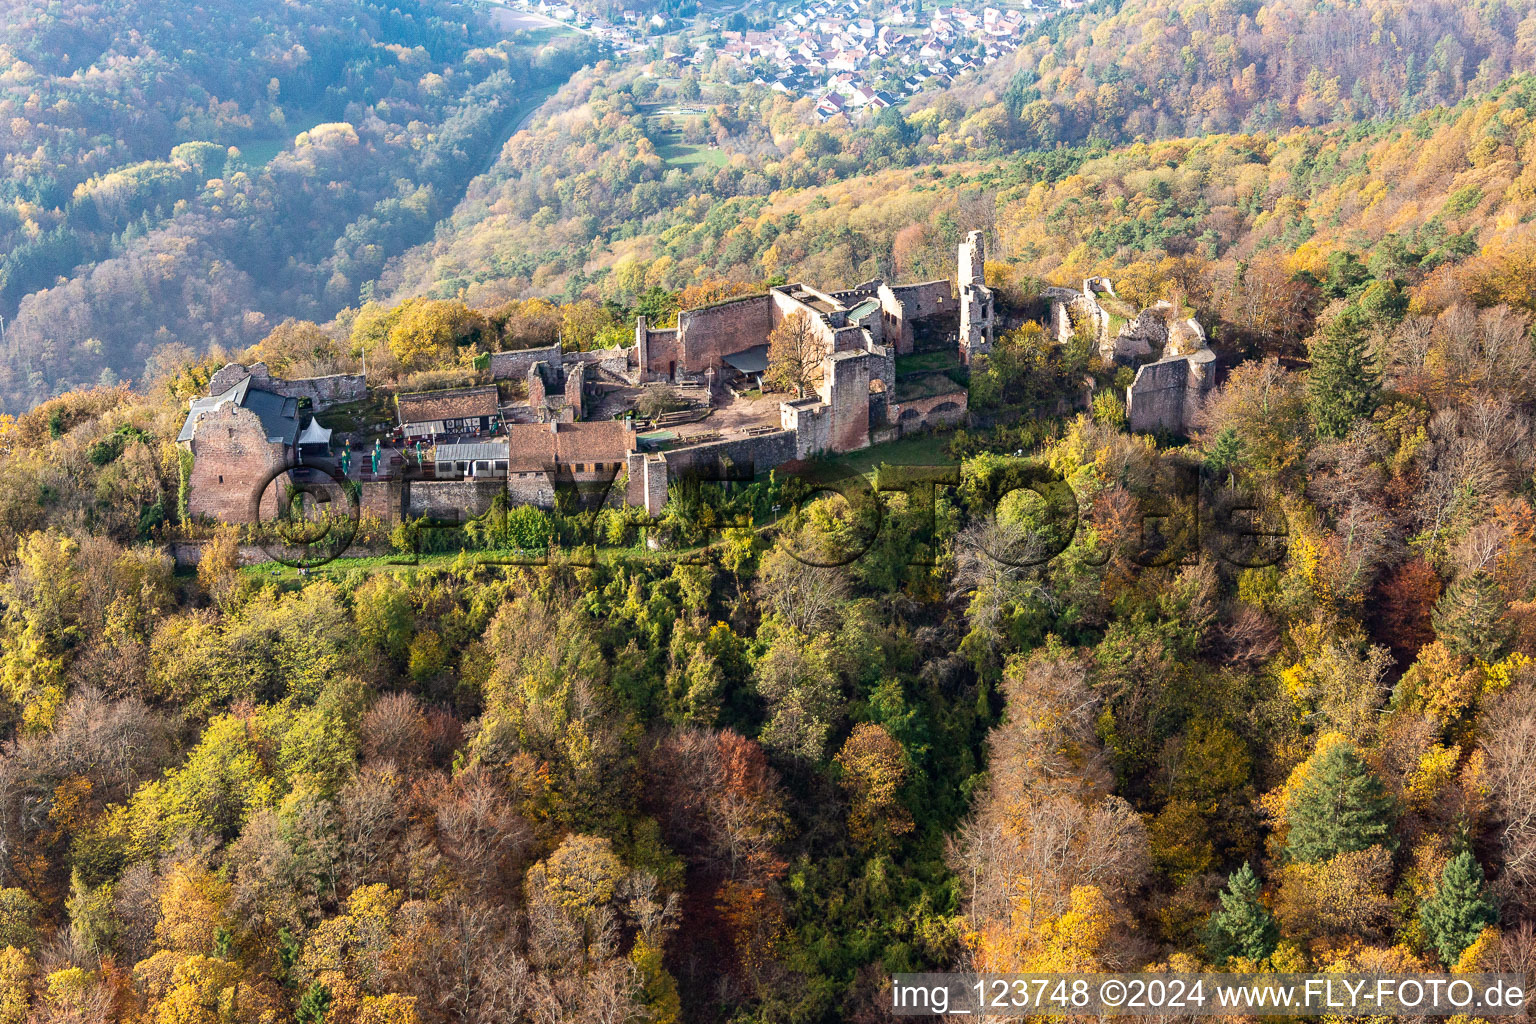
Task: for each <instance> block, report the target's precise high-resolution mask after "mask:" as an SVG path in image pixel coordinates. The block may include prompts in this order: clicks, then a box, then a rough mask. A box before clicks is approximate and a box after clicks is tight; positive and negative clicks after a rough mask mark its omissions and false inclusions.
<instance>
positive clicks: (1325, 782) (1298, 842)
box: [1286, 743, 1397, 864]
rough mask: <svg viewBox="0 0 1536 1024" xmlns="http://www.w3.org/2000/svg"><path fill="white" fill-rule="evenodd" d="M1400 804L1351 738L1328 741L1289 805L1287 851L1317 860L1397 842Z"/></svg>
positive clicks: (1297, 857)
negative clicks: (1394, 829) (1394, 834)
mask: <svg viewBox="0 0 1536 1024" xmlns="http://www.w3.org/2000/svg"><path fill="white" fill-rule="evenodd" d="M1396 811H1397V808H1396V806H1395V804H1394V803H1393V800H1392V797H1391V796H1390V795H1389V794H1388V793H1387V792H1386V791H1385V790H1384V789H1383V788H1382V785H1381V780H1380V779H1378V778H1376V776H1375V775H1373V774H1372V773H1371V770H1370V768H1369V767H1367V765H1366V764H1365V762H1364V761H1362V760H1361V759H1360V755H1359V754H1358V753H1357V752H1356V751H1355V748H1354V747H1353V746H1352V745H1351V744H1349V743H1335V744H1332V745H1330V746H1327V747H1325V748H1324V749H1323V750H1322V751H1321V752H1320V753H1319V754H1318V756H1317V761H1316V764H1314V765H1313V767H1312V771H1311V772H1310V774H1309V775H1308V776H1307V778H1306V779H1305V780H1304V781H1303V782H1302V783H1301V785H1300V786H1299V787H1298V788H1297V790H1296V792H1295V793H1294V794H1293V795H1292V796H1291V798H1290V800H1289V801H1288V802H1287V805H1286V820H1287V821H1288V822H1289V824H1290V833H1289V835H1288V836H1287V839H1286V854H1287V856H1289V857H1290V859H1291V860H1292V861H1296V862H1301V863H1308V864H1315V863H1319V862H1322V861H1325V860H1330V859H1332V858H1333V857H1335V856H1337V855H1339V854H1341V853H1354V852H1355V851H1358V850H1365V849H1368V848H1370V847H1372V846H1385V847H1387V848H1389V849H1390V848H1392V847H1393V846H1394V845H1396V844H1395V841H1394V840H1393V838H1392V821H1393V819H1394V818H1395V817H1396Z"/></svg>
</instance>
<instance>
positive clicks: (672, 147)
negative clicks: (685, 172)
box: [656, 132, 727, 167]
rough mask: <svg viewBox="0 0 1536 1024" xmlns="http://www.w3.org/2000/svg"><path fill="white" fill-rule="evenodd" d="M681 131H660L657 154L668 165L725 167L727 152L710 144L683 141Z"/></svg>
mask: <svg viewBox="0 0 1536 1024" xmlns="http://www.w3.org/2000/svg"><path fill="white" fill-rule="evenodd" d="M681 139H682V133H681V132H660V133H658V138H657V140H656V155H657V156H659V157H661V159H662V162H664V163H665V164H666V165H667V166H668V167H697V166H701V165H702V166H706V167H724V166H725V165H726V163H727V161H726V158H725V153H723V152H722V151H721V150H718V149H711V148H710V147H709V146H704V145H692V144H689V143H686V142H683V141H681Z"/></svg>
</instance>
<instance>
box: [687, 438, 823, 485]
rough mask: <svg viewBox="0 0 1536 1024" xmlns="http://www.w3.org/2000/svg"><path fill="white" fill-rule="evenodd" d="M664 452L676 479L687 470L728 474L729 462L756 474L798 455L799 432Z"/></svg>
mask: <svg viewBox="0 0 1536 1024" xmlns="http://www.w3.org/2000/svg"><path fill="white" fill-rule="evenodd" d="M661 454H662V458H663V459H665V460H666V463H667V471H668V475H669V476H670V477H671V478H672V479H677V478H678V477H680V476H682V475H684V474H686V473H704V474H711V473H716V472H719V473H720V475H724V474H723V467H724V466H725V465H726V464H727V463H729V464H730V465H731V466H734V467H736V469H735V472H738V473H741V472H745V471H746V470H747V469H748V468H750V469H751V471H752V473H753V474H754V475H756V474H759V473H766V472H767V471H768V470H770V469H772V468H773V467H775V466H780V465H783V464H784V463H786V462H789V461H790V460H792V459H794V458H796V457H797V456H796V452H795V435H794V434H793V433H791V432H790V431H787V430H775V431H773V432H772V433H764V434H754V435H752V436H750V437H736V438H731V439H729V440H725V441H711V442H709V443H707V444H696V445H692V446H690V447H687V448H673V449H671V450H670V451H666V452H663V453H661Z"/></svg>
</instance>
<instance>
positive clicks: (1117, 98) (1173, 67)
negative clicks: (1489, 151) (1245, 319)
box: [916, 0, 1536, 150]
mask: <svg viewBox="0 0 1536 1024" xmlns="http://www.w3.org/2000/svg"><path fill="white" fill-rule="evenodd" d="M1533 12H1536V6H1533V5H1532V4H1531V3H1530V2H1529V0H1492V2H1482V0H1480V2H1474V3H1453V2H1448V0H1424V2H1416V3H1412V4H1402V3H1394V2H1391V0H1324V2H1317V0H1273V2H1270V3H1264V4H1261V3H1259V2H1257V0H1214V2H1212V0H1109V2H1106V0H1101V2H1099V3H1095V4H1093V5H1091V6H1090V7H1087V8H1085V9H1083V10H1082V11H1080V12H1076V13H1074V14H1071V15H1065V16H1062V17H1057V18H1052V19H1050V20H1048V21H1046V22H1045V23H1044V24H1042V25H1041V26H1039V27H1038V28H1037V29H1036V30H1035V31H1034V33H1033V35H1032V37H1031V38H1029V39H1027V40H1026V41H1025V43H1024V45H1022V46H1021V47H1020V48H1019V49H1018V50H1016V51H1015V52H1014V53H1012V54H1009V55H1008V56H1006V57H1005V58H1003V59H1002V60H1000V61H999V62H998V63H997V64H995V65H993V66H992V67H991V68H989V69H987V71H986V72H984V73H983V75H981V76H980V77H978V78H967V79H963V80H962V81H961V82H960V83H959V84H958V85H957V86H956V87H954V88H953V89H950V90H948V91H945V92H941V93H937V94H931V95H927V96H920V97H919V99H918V101H917V104H916V105H917V106H918V107H919V108H922V107H927V108H932V109H937V110H938V111H940V112H942V113H943V115H944V117H945V118H946V119H947V120H949V121H952V122H953V123H954V125H955V127H954V129H953V130H952V131H951V132H950V133H949V135H948V136H947V137H945V138H942V139H941V142H944V143H947V144H948V145H949V146H950V147H952V148H954V147H960V148H966V149H972V150H974V149H977V148H993V149H996V148H1004V149H1013V148H1039V147H1048V146H1052V145H1055V144H1057V143H1059V142H1081V141H1085V140H1088V139H1108V140H1112V141H1129V140H1133V139H1139V138H1171V137H1175V136H1192V135H1200V134H1204V133H1208V132H1231V131H1240V130H1269V131H1273V130H1279V129H1284V128H1288V127H1292V126H1296V125H1319V124H1324V123H1328V122H1341V121H1354V120H1358V119H1361V118H1370V117H1381V116H1385V115H1396V114H1405V113H1406V114H1411V113H1415V112H1417V111H1421V110H1427V109H1429V108H1431V107H1434V106H1437V105H1441V104H1447V103H1456V102H1458V101H1460V100H1461V99H1464V98H1465V97H1467V96H1469V95H1473V94H1476V93H1478V92H1483V91H1487V90H1489V89H1492V88H1494V87H1496V86H1497V85H1498V84H1499V83H1500V82H1501V81H1502V80H1503V79H1504V78H1506V77H1507V76H1508V75H1510V74H1512V73H1516V72H1519V71H1530V70H1533V69H1536V17H1533Z"/></svg>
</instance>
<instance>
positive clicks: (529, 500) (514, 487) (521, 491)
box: [506, 469, 555, 508]
mask: <svg viewBox="0 0 1536 1024" xmlns="http://www.w3.org/2000/svg"><path fill="white" fill-rule="evenodd" d="M506 485H507V497H508V499H509V500H510V501H511V503H512V504H513V505H536V506H538V507H539V508H554V507H555V482H554V481H553V480H551V479H550V477H549V474H548V473H545V472H544V471H543V470H542V469H540V470H534V471H532V472H528V473H510V474H508V475H507V479H506Z"/></svg>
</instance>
